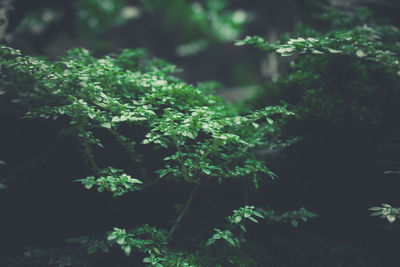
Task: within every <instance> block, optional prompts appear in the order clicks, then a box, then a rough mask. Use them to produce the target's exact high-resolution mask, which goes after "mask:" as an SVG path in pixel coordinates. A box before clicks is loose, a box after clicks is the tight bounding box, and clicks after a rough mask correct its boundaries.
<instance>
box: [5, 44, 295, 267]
mask: <svg viewBox="0 0 400 267" xmlns="http://www.w3.org/2000/svg"><path fill="white" fill-rule="evenodd" d="M0 54H1V56H2V58H3V60H2V61H1V63H0V66H1V82H0V87H1V90H4V91H5V96H7V97H9V99H14V100H12V101H13V102H14V103H16V104H17V105H19V106H20V107H21V108H23V109H26V114H25V118H26V119H40V120H51V121H53V122H52V123H53V124H54V125H56V128H57V129H59V130H60V131H61V133H62V136H72V137H74V138H76V139H77V140H79V141H80V144H81V148H82V155H83V157H84V158H85V160H86V162H87V164H88V166H89V167H90V169H91V172H92V175H90V176H88V177H86V178H83V179H78V180H76V181H78V182H81V183H82V184H83V185H84V186H85V187H86V188H87V189H91V188H92V187H97V190H98V191H99V192H103V191H109V192H110V193H111V194H112V195H113V196H114V197H118V196H122V195H125V194H127V193H129V192H131V191H136V190H145V189H147V188H149V187H154V186H160V185H161V184H163V183H166V182H175V183H189V184H193V189H192V191H191V193H190V194H189V197H188V200H187V202H186V203H185V205H184V207H183V209H182V211H181V213H180V214H179V216H178V217H177V218H176V220H175V221H174V223H173V225H172V227H171V229H170V230H169V231H164V230H158V229H156V228H154V227H150V226H147V225H145V226H143V227H138V228H134V229H132V230H125V229H122V228H114V230H113V231H111V232H109V233H108V236H107V240H108V241H107V243H104V242H102V241H100V243H98V242H93V241H90V240H88V238H86V237H84V238H78V239H75V241H78V242H80V243H81V244H83V245H84V246H87V247H88V251H89V253H94V252H95V251H97V250H100V251H107V249H108V247H109V246H112V245H114V244H117V245H119V246H120V247H121V248H122V250H123V251H124V252H125V254H127V255H129V254H131V252H132V251H133V250H135V251H138V252H140V253H145V254H146V255H147V256H146V257H144V259H143V261H144V262H145V263H147V264H149V265H153V266H194V265H190V264H192V263H190V260H188V261H186V260H185V257H186V256H182V255H183V254H182V255H181V254H179V253H178V252H174V250H171V249H170V248H169V247H167V243H168V241H169V240H171V239H173V236H174V233H175V231H176V230H177V229H178V228H179V226H180V225H181V222H182V219H183V217H184V216H185V214H186V213H187V211H188V209H189V207H190V205H191V202H192V199H193V195H194V194H195V192H196V191H197V189H198V187H199V185H200V184H201V183H202V182H204V181H205V180H214V181H215V182H217V183H226V182H228V181H229V180H237V179H239V180H241V181H243V186H245V187H247V186H248V185H250V184H252V185H253V186H254V187H255V188H258V187H259V184H260V183H261V182H262V181H263V180H264V179H265V178H266V177H271V178H274V177H275V174H274V173H273V172H272V171H271V170H269V168H268V167H267V166H266V165H265V163H264V162H263V161H262V160H260V159H258V158H257V157H256V155H255V153H254V152H255V151H257V150H259V149H262V148H266V147H268V146H269V145H270V141H268V138H272V137H273V136H274V135H276V133H277V132H278V131H279V127H278V125H279V124H276V123H274V121H277V120H279V117H282V116H290V115H293V113H292V112H290V111H288V110H287V109H285V108H284V107H282V106H271V107H266V108H263V109H260V110H257V111H252V112H250V113H249V114H246V115H241V114H239V113H238V112H237V111H236V109H235V107H234V106H232V105H230V104H228V103H226V102H224V101H223V100H222V99H221V98H219V97H217V96H215V95H214V94H212V93H209V92H207V91H206V90H210V84H202V85H200V86H199V87H195V86H193V85H188V84H186V83H184V82H182V81H180V80H179V79H177V78H175V77H174V76H173V75H171V74H172V73H173V72H174V71H175V67H174V66H172V65H170V64H168V63H166V62H164V61H161V60H151V61H147V60H145V54H144V53H143V51H141V50H136V51H132V50H124V51H122V53H121V54H119V55H112V56H105V57H103V58H95V57H93V56H91V54H90V52H89V51H87V50H84V49H74V50H71V51H69V52H68V53H67V55H66V56H64V57H63V58H61V59H60V60H59V61H56V62H51V61H48V60H46V59H39V58H35V57H30V56H24V55H22V54H21V52H20V51H18V50H15V49H12V48H9V47H5V46H2V47H1V48H0ZM111 146H113V147H115V146H118V147H120V148H122V149H123V150H124V151H125V152H123V153H124V158H127V159H129V160H126V161H124V163H120V162H117V161H113V160H112V159H111V160H110V162H104V161H99V160H98V159H99V158H103V157H104V155H105V154H104V153H107V152H104V150H107V149H109V148H110V147H111ZM150 160H151V164H148V162H149V161H150ZM154 166H158V167H154ZM253 215H255V216H256V217H260V216H261V217H262V215H260V213H259V212H258V211H256V210H254V207H252V206H246V207H244V208H241V209H239V210H236V211H234V215H233V217H229V218H228V220H229V221H230V223H231V224H233V225H235V224H236V225H240V228H241V229H244V226H243V225H241V224H239V221H238V218H239V217H240V218H247V219H250V220H252V221H255V220H256V219H255V218H254V216H253ZM219 234H220V236H221V237H222V238H224V239H226V240H227V241H228V242H230V243H235V241H234V239H230V238H229V236H230V234H229V232H227V231H225V232H220V233H219ZM225 234H226V236H225ZM70 241H71V240H70ZM72 241H74V240H72ZM180 255H181V256H180ZM178 262H181V263H178ZM171 264H173V265H171ZM188 264H189V265H188ZM193 264H194V263H193Z"/></svg>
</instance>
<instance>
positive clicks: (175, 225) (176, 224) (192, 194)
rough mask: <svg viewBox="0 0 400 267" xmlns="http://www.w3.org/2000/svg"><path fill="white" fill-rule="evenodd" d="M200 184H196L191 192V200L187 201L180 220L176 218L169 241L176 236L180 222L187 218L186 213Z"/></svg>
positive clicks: (169, 234) (179, 217)
mask: <svg viewBox="0 0 400 267" xmlns="http://www.w3.org/2000/svg"><path fill="white" fill-rule="evenodd" d="M199 185H200V183H196V185H195V186H194V187H193V189H192V192H190V195H189V198H188V200H187V201H186V204H185V207H184V208H183V210H182V211H181V213H180V214H179V216H178V218H176V220H175V222H174V225H173V226H172V228H171V230H170V231H169V233H168V239H170V238H171V237H172V235H173V234H174V232H175V230H176V228H177V227H178V225H179V223H180V221H181V220H182V219H183V217H184V216H185V213H186V212H187V211H188V209H189V207H190V204H191V203H192V200H193V196H194V193H195V192H196V191H197V188H198V187H199Z"/></svg>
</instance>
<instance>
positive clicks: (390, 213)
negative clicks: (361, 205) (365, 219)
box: [369, 204, 400, 223]
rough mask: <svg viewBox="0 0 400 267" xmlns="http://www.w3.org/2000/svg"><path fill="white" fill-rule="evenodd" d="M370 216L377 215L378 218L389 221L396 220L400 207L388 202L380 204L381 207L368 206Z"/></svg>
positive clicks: (399, 213)
mask: <svg viewBox="0 0 400 267" xmlns="http://www.w3.org/2000/svg"><path fill="white" fill-rule="evenodd" d="M369 210H370V211H373V212H372V213H371V216H379V217H380V218H384V219H387V220H388V221H389V222H390V223H393V222H394V221H396V219H397V218H398V217H399V215H400V208H394V207H392V206H391V205H389V204H382V206H381V207H372V208H369Z"/></svg>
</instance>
